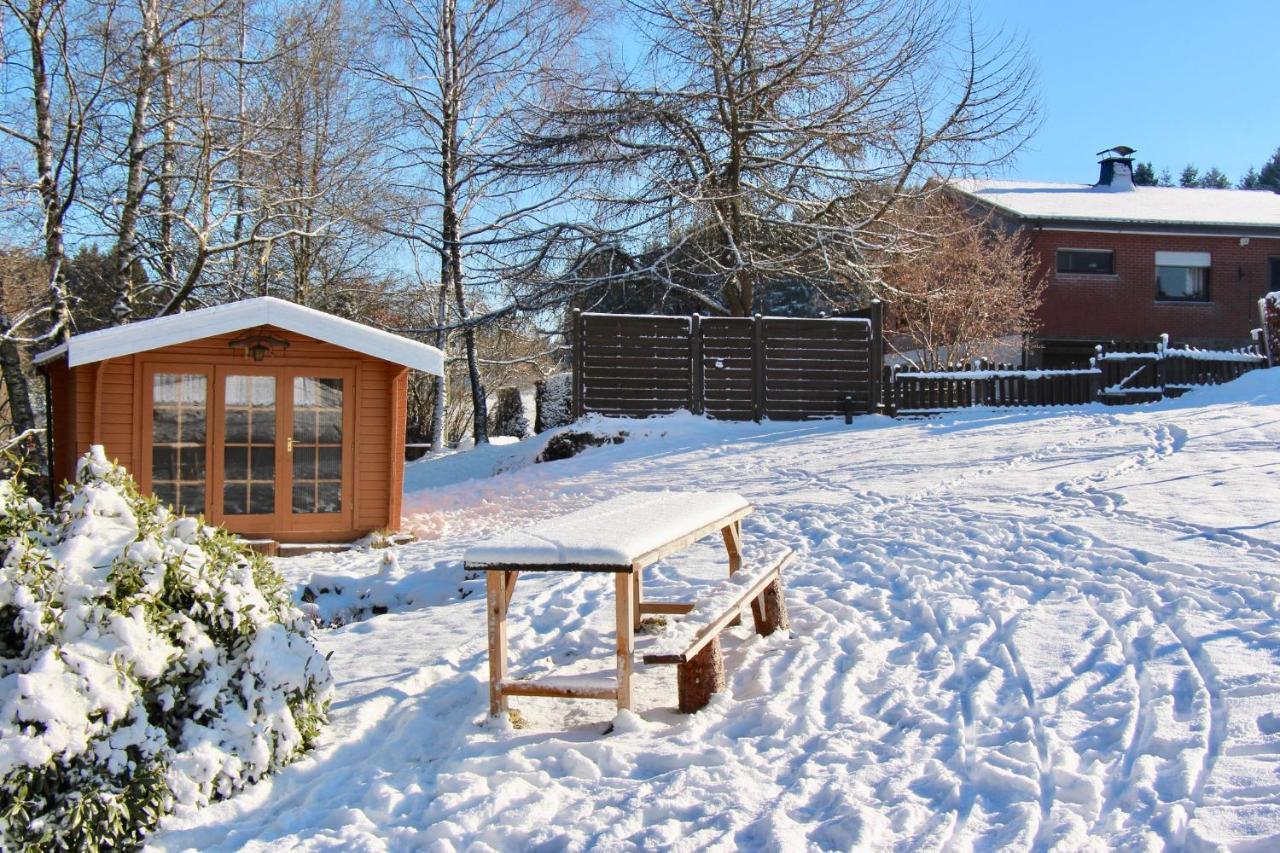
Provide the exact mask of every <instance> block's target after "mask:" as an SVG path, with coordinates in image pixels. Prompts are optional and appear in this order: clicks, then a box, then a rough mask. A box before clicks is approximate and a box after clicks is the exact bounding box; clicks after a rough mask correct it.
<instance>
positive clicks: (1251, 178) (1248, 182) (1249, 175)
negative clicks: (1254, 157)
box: [1236, 166, 1265, 190]
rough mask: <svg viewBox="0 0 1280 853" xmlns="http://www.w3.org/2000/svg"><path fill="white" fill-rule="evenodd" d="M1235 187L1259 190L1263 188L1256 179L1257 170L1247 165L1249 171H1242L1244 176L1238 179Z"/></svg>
mask: <svg viewBox="0 0 1280 853" xmlns="http://www.w3.org/2000/svg"><path fill="white" fill-rule="evenodd" d="M1236 189H1241V190H1260V189H1265V187H1263V186H1262V185H1261V182H1260V181H1259V180H1258V170H1257V169H1255V168H1253V167H1252V166H1250V167H1249V171H1247V172H1245V173H1244V177H1243V178H1241V179H1240V183H1238V184H1236Z"/></svg>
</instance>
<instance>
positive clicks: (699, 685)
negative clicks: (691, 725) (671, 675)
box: [676, 637, 725, 714]
mask: <svg viewBox="0 0 1280 853" xmlns="http://www.w3.org/2000/svg"><path fill="white" fill-rule="evenodd" d="M676 688H677V691H678V693H679V697H680V713H682V714H692V713H694V712H695V711H699V710H701V709H702V708H704V707H706V704H707V703H708V702H710V701H711V697H712V696H713V695H715V694H716V693H719V692H720V691H721V690H724V688H725V680H724V656H723V655H722V654H721V653H720V638H719V637H715V638H713V639H712V640H711V642H709V643H707V644H706V645H705V646H703V647H702V650H701V651H699V652H698V653H697V654H696V655H694V656H693V658H692V659H691V660H689V661H688V662H687V663H682V664H680V665H679V666H678V667H676Z"/></svg>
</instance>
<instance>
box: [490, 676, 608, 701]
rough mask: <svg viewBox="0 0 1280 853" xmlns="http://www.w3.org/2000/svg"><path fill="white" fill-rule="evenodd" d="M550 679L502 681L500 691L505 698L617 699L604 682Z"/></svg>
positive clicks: (510, 679)
mask: <svg viewBox="0 0 1280 853" xmlns="http://www.w3.org/2000/svg"><path fill="white" fill-rule="evenodd" d="M552 679H554V676H552V678H551V679H542V680H535V679H513V678H508V679H505V680H503V682H502V684H501V691H502V695H503V696H504V697H506V696H544V697H547V698H549V699H610V700H613V699H617V698H618V688H617V687H616V686H615V685H613V684H608V683H605V682H599V683H589V682H586V681H578V682H573V681H570V680H568V679H567V678H566V680H565V681H563V682H556V681H554V680H552Z"/></svg>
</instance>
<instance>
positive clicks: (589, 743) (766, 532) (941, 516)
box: [154, 371, 1280, 850]
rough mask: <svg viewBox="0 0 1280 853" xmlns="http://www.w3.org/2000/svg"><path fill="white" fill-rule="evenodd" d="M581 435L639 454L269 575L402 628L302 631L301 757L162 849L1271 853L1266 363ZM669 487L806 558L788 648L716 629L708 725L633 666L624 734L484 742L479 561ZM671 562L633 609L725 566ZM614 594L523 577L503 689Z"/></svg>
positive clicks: (572, 716) (1273, 504)
mask: <svg viewBox="0 0 1280 853" xmlns="http://www.w3.org/2000/svg"><path fill="white" fill-rule="evenodd" d="M595 426H596V427H597V428H600V429H608V430H610V431H615V430H626V431H628V432H629V436H628V438H627V441H626V442H625V443H624V444H621V445H610V446H606V447H602V448H599V449H594V450H588V451H586V452H585V453H584V454H583V455H581V456H579V457H577V458H575V459H571V460H568V461H564V462H556V463H550V464H543V465H531V464H529V461H530V459H531V457H532V455H533V454H534V453H535V452H536V451H537V449H538V448H539V447H540V446H541V444H542V442H543V440H544V439H545V437H543V438H542V439H530V440H527V441H525V442H521V443H520V444H517V445H507V446H503V447H492V448H482V449H480V450H478V451H472V452H470V453H466V454H459V455H455V456H451V457H444V458H437V459H433V460H429V461H424V462H422V463H417V464H415V465H412V466H410V470H409V472H408V475H407V477H406V482H407V484H408V487H409V488H410V490H411V491H410V494H408V495H407V499H406V505H407V508H408V511H410V512H411V513H412V514H413V515H412V526H413V528H414V529H415V530H416V531H417V532H418V533H419V534H420V535H421V537H422V541H420V542H417V543H415V544H412V545H407V546H404V547H402V548H400V549H398V552H397V553H396V554H395V556H394V558H387V557H384V555H382V554H380V553H378V552H373V553H358V554H345V555H338V556H317V557H308V558H298V559H294V560H288V561H281V566H282V567H283V568H284V570H285V571H286V572H287V573H288V574H289V575H290V577H291V578H292V579H294V580H296V581H297V582H298V585H299V589H300V590H301V588H302V587H303V586H305V585H307V584H308V583H309V584H310V585H311V586H312V587H314V588H315V589H313V592H315V591H318V590H327V592H320V594H319V598H318V600H317V601H316V606H317V607H318V608H319V610H320V612H321V614H322V615H323V616H325V618H327V619H336V620H337V621H342V620H343V619H350V618H361V617H365V616H368V614H369V613H371V612H373V611H371V610H370V609H369V608H372V607H374V606H377V608H378V612H381V610H382V608H386V609H387V611H388V612H386V613H385V614H383V615H376V616H372V617H369V618H363V619H362V621H349V622H348V624H346V625H344V626H343V627H340V628H335V629H332V630H328V631H324V632H321V634H320V639H319V642H320V644H321V647H322V649H323V650H325V651H327V652H329V651H331V652H332V653H333V658H332V661H331V665H332V668H333V672H334V674H335V676H336V678H337V683H338V692H337V698H336V700H335V703H334V706H333V715H332V716H333V722H332V725H331V727H330V728H329V730H328V732H327V734H326V735H325V736H324V737H323V739H322V741H321V744H320V746H319V748H318V749H317V750H316V751H315V752H314V753H313V754H312V755H311V756H309V757H307V758H305V759H304V760H302V761H301V762H299V763H298V764H296V765H294V766H293V767H291V768H289V769H287V770H286V771H284V772H283V773H281V774H279V775H278V776H277V777H275V778H273V779H271V780H270V781H267V782H265V783H263V784H260V785H258V786H256V787H255V788H252V789H250V790H248V791H246V792H245V793H243V794H241V795H239V796H237V797H236V798H234V799H232V800H230V801H226V802H223V803H219V804H216V805H215V806H212V807H208V808H205V809H204V810H202V811H201V812H199V813H198V814H187V815H180V816H177V817H174V818H171V819H169V820H167V821H166V824H165V826H166V827H167V831H166V832H165V833H163V834H161V835H159V836H157V837H156V838H155V839H154V844H155V846H156V847H158V848H162V849H181V848H186V847H195V848H201V849H230V848H241V847H245V848H249V849H266V848H271V849H278V848H286V849H287V848H305V849H319V848H330V849H335V848H336V849H344V850H347V849H350V850H380V849H396V850H408V849H424V848H425V849H441V850H448V849H455V848H463V847H466V848H478V849H489V848H495V849H504V850H505V849H527V848H539V849H583V848H588V847H590V848H604V849H628V848H638V847H671V848H675V849H701V848H715V849H730V848H746V849H786V850H791V849H797V850H798V849H806V848H820V849H848V848H860V849H886V850H887V849H925V850H939V849H954V850H968V849H997V848H999V849H1006V848H1008V849H1050V848H1055V847H1056V848H1057V849H1061V850H1080V849H1110V848H1113V847H1122V848H1124V849H1161V848H1172V849H1200V848H1213V847H1214V846H1216V845H1226V846H1229V847H1231V848H1232V849H1239V850H1262V849H1277V848H1278V847H1280V623H1278V622H1277V619H1278V618H1280V371H1259V372H1256V373H1253V374H1251V375H1249V376H1247V377H1245V378H1244V379H1241V380H1238V381H1237V382H1235V383H1233V384H1231V385H1229V386H1223V387H1221V388H1217V389H1210V390H1206V391H1201V392H1197V393H1193V394H1190V395H1188V396H1186V397H1184V398H1183V399H1182V400H1180V401H1170V402H1166V403H1163V404H1160V405H1157V406H1153V407H1138V408H1132V409H1104V408H1100V407H1090V408H1083V409H1072V410H1065V409H1059V410H1042V411H996V412H993V411H973V412H968V413H963V414H958V415H953V416H948V417H945V418H942V419H938V420H932V421H916V422H899V423H894V422H891V421H888V420H886V419H881V418H867V419H863V420H861V421H859V422H857V423H856V424H855V425H854V426H853V427H846V426H844V425H843V424H842V423H839V422H834V423H833V422H824V423H817V424H769V423H766V424H719V423H708V422H705V421H702V420H699V419H695V418H692V417H688V416H676V417H672V418H666V419H661V420H656V421H647V422H643V423H637V422H620V421H614V422H608V421H600V422H597V423H596V424H595ZM498 470H500V471H504V472H505V473H501V474H498V475H496V476H488V475H490V474H492V472H494V471H498ZM468 477H480V479H467V478H468ZM668 488H686V489H728V490H733V491H738V492H741V493H742V494H743V495H745V496H746V497H747V498H748V499H750V500H752V501H753V502H754V503H755V504H756V505H757V508H758V509H757V512H756V513H755V514H754V515H753V516H751V517H749V518H748V519H747V520H746V522H745V523H744V534H745V537H746V539H747V541H748V543H751V542H756V543H765V542H780V543H783V544H786V545H790V546H792V547H793V548H795V549H796V551H797V552H798V555H799V557H798V559H797V561H796V563H795V564H794V565H793V566H792V567H791V568H790V569H789V570H788V573H787V576H786V583H787V598H788V604H789V606H790V611H791V620H792V627H793V632H792V635H791V636H790V637H788V636H785V635H779V634H775V635H774V636H772V637H769V638H767V639H761V638H759V637H756V636H754V635H753V634H751V632H750V628H749V625H750V620H746V621H747V626H746V627H741V628H736V629H731V630H730V631H729V633H728V635H727V636H726V638H725V654H726V662H727V668H728V671H729V680H730V685H729V689H728V691H727V692H726V693H724V694H722V695H720V696H718V697H717V698H716V699H715V700H713V701H712V703H711V704H710V705H709V706H708V707H707V708H706V709H704V710H703V711H701V712H699V713H698V714H695V715H692V716H687V717H684V716H680V715H678V714H677V713H676V712H675V711H674V704H675V685H674V673H673V672H672V668H671V667H661V668H649V669H646V668H644V667H641V668H640V670H639V675H638V678H637V698H638V702H639V708H640V713H639V715H638V716H632V715H622V716H621V717H619V718H618V719H616V720H615V719H614V712H613V709H612V707H611V706H610V705H609V704H608V703H604V702H568V701H558V700H539V699H515V700H513V706H514V707H516V708H518V709H519V711H520V712H521V714H522V716H523V721H524V722H523V725H522V726H521V727H519V728H517V727H515V726H513V725H511V724H510V723H505V722H503V723H499V722H496V721H487V719H486V712H487V692H486V677H487V668H486V657H485V636H484V631H485V619H484V613H483V588H482V584H483V581H482V580H480V579H475V578H467V577H464V576H463V573H462V570H461V562H460V559H461V553H462V551H463V550H464V549H465V547H466V546H467V545H469V544H470V543H472V542H475V541H478V540H480V539H483V538H484V537H486V536H488V535H490V534H492V533H495V532H497V531H500V530H504V529H508V528H510V527H512V526H515V525H523V524H527V523H530V522H535V521H537V520H539V519H544V518H549V517H551V516H554V515H557V514H559V513H562V512H565V511H567V510H571V509H577V508H580V507H583V506H586V505H587V504H589V503H591V502H593V501H597V500H601V499H604V498H607V497H610V496H613V495H615V494H618V493H620V492H623V491H627V490H633V489H650V490H652V489H668ZM655 569H656V570H655V571H654V572H653V574H652V575H651V576H650V578H651V579H647V587H646V592H647V594H648V595H651V596H653V597H670V598H676V597H684V596H687V595H689V594H690V593H689V591H688V589H687V588H688V587H689V586H691V585H697V584H698V583H704V584H705V583H708V582H710V581H712V580H714V579H716V578H719V577H721V576H722V575H723V572H724V557H723V554H722V552H721V551H720V550H719V549H718V548H717V545H716V543H714V542H707V543H705V544H704V545H702V546H699V547H698V548H696V549H694V550H693V551H691V552H686V554H685V555H684V556H682V557H681V558H678V559H675V560H672V561H668V562H665V563H662V564H659V565H658V566H657V567H655ZM313 575H315V576H316V577H313ZM338 590H341V591H340V592H339V591H338ZM610 590H611V580H610V579H608V578H602V577H595V576H592V577H583V576H554V575H548V576H528V575H526V576H525V577H522V578H521V580H520V582H519V585H518V587H517V589H516V595H515V598H514V600H513V603H512V608H513V613H512V626H511V638H512V639H511V645H512V656H513V664H512V671H513V673H514V674H520V673H539V672H547V671H550V670H552V669H553V668H554V669H555V671H557V672H561V673H570V672H593V671H601V670H606V669H607V668H608V667H609V666H610V665H611V663H612V643H613V637H612V605H611V598H610ZM344 614H345V616H344ZM652 641H653V640H652V639H651V638H649V637H642V638H641V639H640V640H639V641H638V646H639V648H640V650H641V651H643V648H644V646H645V645H646V644H647V643H649V642H652Z"/></svg>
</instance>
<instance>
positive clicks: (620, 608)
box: [613, 574, 636, 711]
mask: <svg viewBox="0 0 1280 853" xmlns="http://www.w3.org/2000/svg"><path fill="white" fill-rule="evenodd" d="M613 586H614V590H615V592H616V596H617V598H616V601H615V602H614V617H615V619H616V620H617V621H616V622H615V626H614V633H615V635H616V639H617V645H618V694H617V698H618V710H619V711H629V710H631V709H632V707H634V704H635V700H634V696H633V694H632V685H631V668H632V664H633V660H632V659H633V657H634V654H635V630H636V625H635V619H634V611H633V610H632V604H631V593H632V586H631V578H629V577H627V576H626V575H622V574H620V575H618V576H616V577H615V578H614V584H613Z"/></svg>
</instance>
